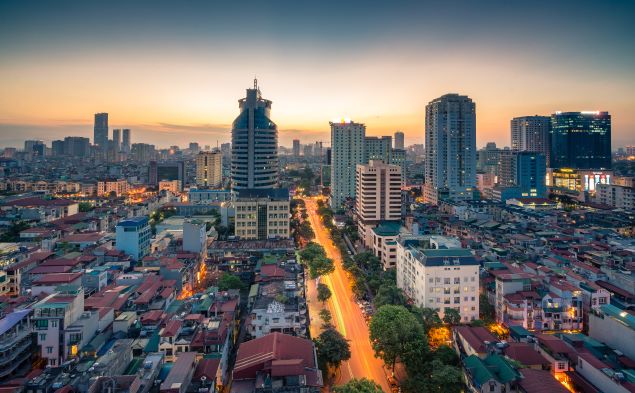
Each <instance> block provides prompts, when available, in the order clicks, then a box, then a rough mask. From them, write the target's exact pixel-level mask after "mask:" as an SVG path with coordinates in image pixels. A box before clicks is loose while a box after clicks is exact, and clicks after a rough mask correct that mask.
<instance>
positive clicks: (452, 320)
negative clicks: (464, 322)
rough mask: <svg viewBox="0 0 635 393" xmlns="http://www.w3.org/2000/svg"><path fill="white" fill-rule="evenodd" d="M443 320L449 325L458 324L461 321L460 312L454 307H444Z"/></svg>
mask: <svg viewBox="0 0 635 393" xmlns="http://www.w3.org/2000/svg"><path fill="white" fill-rule="evenodd" d="M443 322H445V323H447V324H448V325H450V326H456V325H459V324H460V323H461V314H460V313H459V310H457V309H455V308H446V309H445V314H444V315H443Z"/></svg>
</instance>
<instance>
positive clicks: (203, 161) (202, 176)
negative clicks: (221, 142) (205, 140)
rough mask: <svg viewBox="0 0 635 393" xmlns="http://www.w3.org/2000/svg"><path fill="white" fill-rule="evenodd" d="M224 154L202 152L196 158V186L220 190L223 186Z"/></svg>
mask: <svg viewBox="0 0 635 393" xmlns="http://www.w3.org/2000/svg"><path fill="white" fill-rule="evenodd" d="M222 163H223V154H222V153H221V152H220V151H202V152H200V153H198V155H197V156H196V185H197V186H199V187H204V188H219V187H221V186H222V185H223V176H222V173H223V172H222V171H223V165H222Z"/></svg>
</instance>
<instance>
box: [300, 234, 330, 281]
mask: <svg viewBox="0 0 635 393" xmlns="http://www.w3.org/2000/svg"><path fill="white" fill-rule="evenodd" d="M299 254H300V258H301V261H302V263H303V264H304V266H305V268H307V269H308V270H309V278H311V279H312V280H315V279H316V278H318V277H320V276H323V275H326V274H330V273H332V272H333V271H334V270H335V264H334V263H333V260H332V259H331V258H328V257H327V256H326V252H325V251H324V247H322V246H321V245H319V244H317V243H315V242H310V243H309V244H307V246H306V247H305V248H304V249H303V250H302V251H300V253H299Z"/></svg>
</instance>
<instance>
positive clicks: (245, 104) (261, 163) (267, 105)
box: [231, 80, 279, 190]
mask: <svg viewBox="0 0 635 393" xmlns="http://www.w3.org/2000/svg"><path fill="white" fill-rule="evenodd" d="M238 104H239V108H240V114H239V115H238V117H236V119H235V120H234V123H233V124H232V160H231V180H232V188H233V189H236V190H241V189H256V188H260V189H262V188H264V189H267V188H275V187H277V186H278V182H279V162H278V127H277V126H276V124H275V123H274V122H273V121H271V115H270V112H271V101H269V100H266V99H264V98H262V96H261V94H260V89H259V88H258V81H257V80H254V87H253V89H247V96H246V97H245V98H242V99H240V100H239V101H238Z"/></svg>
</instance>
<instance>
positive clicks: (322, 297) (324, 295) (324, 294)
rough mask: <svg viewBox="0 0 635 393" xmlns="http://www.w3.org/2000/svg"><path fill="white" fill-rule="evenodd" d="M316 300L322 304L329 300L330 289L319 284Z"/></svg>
mask: <svg viewBox="0 0 635 393" xmlns="http://www.w3.org/2000/svg"><path fill="white" fill-rule="evenodd" d="M317 298H318V300H319V301H321V302H322V303H324V302H326V301H327V300H329V299H330V298H331V289H330V288H329V287H328V285H326V284H322V283H319V284H318V286H317Z"/></svg>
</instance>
